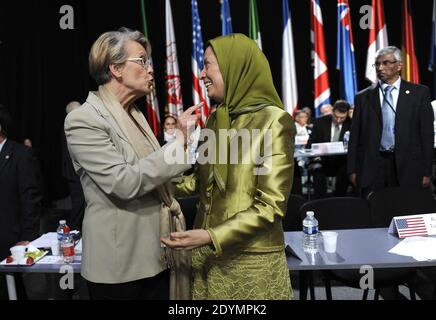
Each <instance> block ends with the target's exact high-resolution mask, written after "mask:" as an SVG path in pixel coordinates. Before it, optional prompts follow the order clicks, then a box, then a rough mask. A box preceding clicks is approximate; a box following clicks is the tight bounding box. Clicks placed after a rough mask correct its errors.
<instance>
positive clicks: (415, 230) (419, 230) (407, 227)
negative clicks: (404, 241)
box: [395, 217, 428, 238]
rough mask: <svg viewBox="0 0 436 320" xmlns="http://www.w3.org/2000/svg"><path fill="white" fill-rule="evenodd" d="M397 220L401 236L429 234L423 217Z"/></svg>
mask: <svg viewBox="0 0 436 320" xmlns="http://www.w3.org/2000/svg"><path fill="white" fill-rule="evenodd" d="M395 222H396V226H397V230H398V236H399V237H400V238H406V237H414V236H426V235H428V233H427V227H426V225H425V222H424V218H423V217H415V218H412V217H411V218H401V219H395Z"/></svg>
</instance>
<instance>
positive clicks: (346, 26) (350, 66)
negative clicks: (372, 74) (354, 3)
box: [336, 0, 357, 105]
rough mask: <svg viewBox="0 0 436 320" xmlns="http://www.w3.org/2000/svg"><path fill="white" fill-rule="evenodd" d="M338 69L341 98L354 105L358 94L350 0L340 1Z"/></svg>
mask: <svg viewBox="0 0 436 320" xmlns="http://www.w3.org/2000/svg"><path fill="white" fill-rule="evenodd" d="M336 68H337V69H338V70H340V75H339V78H340V82H341V89H340V96H341V99H345V100H347V101H348V103H349V104H351V105H353V104H354V96H355V95H356V92H357V79H356V63H355V60H354V42H353V32H352V29H351V16H350V6H349V4H348V0H338V43H337V62H336Z"/></svg>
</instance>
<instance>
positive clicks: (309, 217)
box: [303, 211, 318, 253]
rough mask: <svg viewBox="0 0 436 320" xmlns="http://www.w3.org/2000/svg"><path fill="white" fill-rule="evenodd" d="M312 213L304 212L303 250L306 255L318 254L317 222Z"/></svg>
mask: <svg viewBox="0 0 436 320" xmlns="http://www.w3.org/2000/svg"><path fill="white" fill-rule="evenodd" d="M314 215H315V213H314V212H313V211H307V212H306V218H304V220H303V250H304V252H308V253H316V252H318V220H316V219H315V216H314Z"/></svg>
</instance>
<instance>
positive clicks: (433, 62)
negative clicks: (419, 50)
mask: <svg viewBox="0 0 436 320" xmlns="http://www.w3.org/2000/svg"><path fill="white" fill-rule="evenodd" d="M432 20H433V22H432V27H431V39H430V43H431V45H430V58H429V61H428V70H429V71H431V72H433V98H436V0H433V19H432Z"/></svg>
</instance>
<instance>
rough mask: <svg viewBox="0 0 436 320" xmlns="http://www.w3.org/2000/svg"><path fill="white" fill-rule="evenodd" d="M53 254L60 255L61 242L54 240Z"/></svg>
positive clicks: (52, 245)
mask: <svg viewBox="0 0 436 320" xmlns="http://www.w3.org/2000/svg"><path fill="white" fill-rule="evenodd" d="M51 254H52V255H53V256H59V254H60V252H59V243H58V241H53V242H52V244H51Z"/></svg>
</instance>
